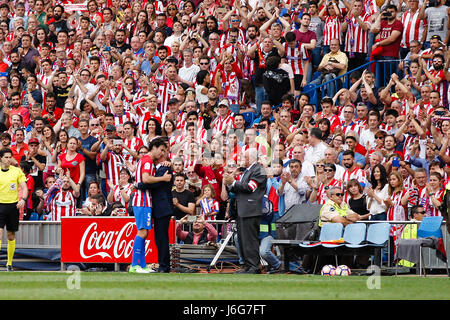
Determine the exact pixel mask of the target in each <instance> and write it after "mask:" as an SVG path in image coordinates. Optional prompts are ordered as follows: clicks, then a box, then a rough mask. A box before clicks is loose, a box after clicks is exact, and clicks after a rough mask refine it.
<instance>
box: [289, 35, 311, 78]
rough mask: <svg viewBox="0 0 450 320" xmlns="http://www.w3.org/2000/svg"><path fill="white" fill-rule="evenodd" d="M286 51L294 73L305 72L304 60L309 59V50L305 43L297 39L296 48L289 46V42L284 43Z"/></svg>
mask: <svg viewBox="0 0 450 320" xmlns="http://www.w3.org/2000/svg"><path fill="white" fill-rule="evenodd" d="M284 52H285V56H286V59H287V62H288V64H289V65H290V66H291V68H292V71H293V72H294V74H300V75H302V74H303V64H302V63H303V60H308V52H307V51H306V49H305V46H304V44H303V43H301V42H299V41H297V44H296V45H295V48H291V47H289V45H288V43H287V42H285V43H284Z"/></svg>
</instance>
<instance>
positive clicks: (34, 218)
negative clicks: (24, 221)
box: [29, 212, 39, 221]
mask: <svg viewBox="0 0 450 320" xmlns="http://www.w3.org/2000/svg"><path fill="white" fill-rule="evenodd" d="M29 220H30V221H37V220H39V214H38V213H37V212H32V213H31V214H30V219H29Z"/></svg>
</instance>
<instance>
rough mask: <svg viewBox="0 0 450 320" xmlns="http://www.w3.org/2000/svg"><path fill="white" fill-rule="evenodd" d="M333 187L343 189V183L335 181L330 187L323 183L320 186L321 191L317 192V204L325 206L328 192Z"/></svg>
mask: <svg viewBox="0 0 450 320" xmlns="http://www.w3.org/2000/svg"><path fill="white" fill-rule="evenodd" d="M331 187H339V188H341V189H342V181H339V180H336V179H333V180H331V182H330V183H329V184H328V185H326V186H325V185H324V184H323V183H321V184H320V185H319V190H317V203H318V204H325V202H327V200H328V196H327V191H328V189H329V188H331Z"/></svg>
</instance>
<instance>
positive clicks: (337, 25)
mask: <svg viewBox="0 0 450 320" xmlns="http://www.w3.org/2000/svg"><path fill="white" fill-rule="evenodd" d="M341 24H342V20H341V18H339V17H338V16H334V17H330V16H327V17H326V18H325V30H324V33H323V45H324V46H329V45H330V41H331V40H332V39H339V43H342V33H341Z"/></svg>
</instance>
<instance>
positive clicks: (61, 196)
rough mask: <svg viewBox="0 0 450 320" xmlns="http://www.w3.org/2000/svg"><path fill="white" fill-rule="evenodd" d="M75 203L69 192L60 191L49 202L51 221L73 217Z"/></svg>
mask: <svg viewBox="0 0 450 320" xmlns="http://www.w3.org/2000/svg"><path fill="white" fill-rule="evenodd" d="M75 207H76V201H75V198H74V196H73V194H72V192H71V191H64V190H60V191H59V192H58V193H57V194H56V195H55V196H54V197H53V199H52V201H51V202H50V208H49V209H50V213H51V221H61V217H74V216H75Z"/></svg>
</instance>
